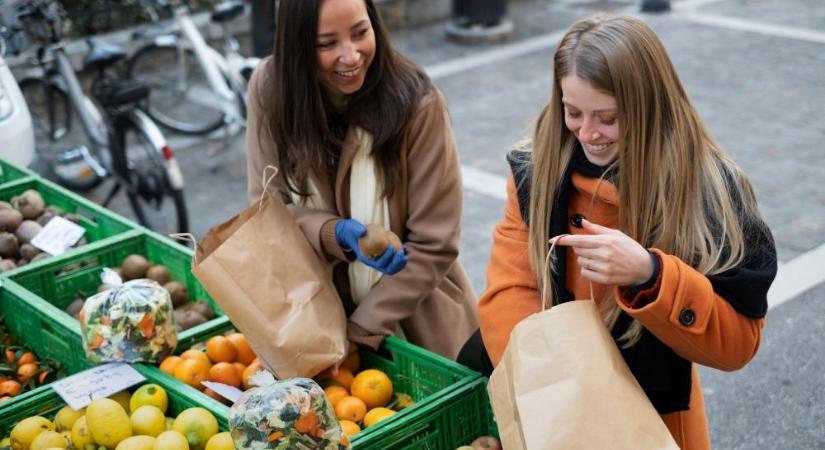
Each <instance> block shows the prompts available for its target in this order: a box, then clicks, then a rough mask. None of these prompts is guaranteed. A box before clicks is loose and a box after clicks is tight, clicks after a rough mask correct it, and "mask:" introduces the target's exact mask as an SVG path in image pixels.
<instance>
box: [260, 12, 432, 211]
mask: <svg viewBox="0 0 825 450" xmlns="http://www.w3.org/2000/svg"><path fill="white" fill-rule="evenodd" d="M321 1H322V0H281V2H280V6H279V8H278V20H277V27H276V36H275V47H274V49H273V57H272V63H271V64H270V65H269V67H268V70H269V71H270V77H269V78H270V82H269V83H267V84H266V85H265V86H264V87H263V95H262V96H261V100H260V101H262V102H263V103H264V108H263V110H264V117H263V119H262V120H263V121H264V124H267V123H268V126H269V129H270V130H271V132H272V136H273V138H274V140H275V145H276V148H277V152H278V155H277V158H278V164H279V166H280V170H281V172H282V174H283V175H284V177H285V178H286V180H288V183H289V188H290V190H292V191H293V192H295V193H297V194H299V195H302V196H306V195H307V194H308V192H307V184H306V180H307V177H308V176H309V175H310V174H314V175H315V176H316V177H318V178H319V179H320V177H321V176H323V175H324V174H327V173H328V170H329V169H330V167H329V161H330V159H333V158H335V157H336V156H337V155H338V153H339V152H340V149H341V146H342V144H343V139H344V135H345V132H346V129H347V127H348V126H359V127H361V128H363V129H364V130H366V131H368V132H370V133H371V134H372V137H373V150H372V151H373V157H374V158H375V160H376V163H377V166H378V167H379V168H380V176H381V180H380V181H381V182H382V184H383V193H384V195H386V196H389V195H391V194H392V191H393V187H394V184H395V183H396V181H397V180H398V178H399V173H398V172H399V170H400V168H399V162H400V154H399V147H400V144H401V140H402V137H403V133H404V131H405V129H406V126H407V123H408V122H409V119H410V117H411V116H412V114H413V112H414V110H415V108H416V105H417V103H418V101H419V99H420V98H421V97H422V96H423V95H424V94H425V93H426V92H427V91H428V90H429V89H430V80H429V78H428V77H427V75H426V74H425V73H424V72H423V71H422V70H421V69H420V68H419V67H418V66H417V65H415V63H413V62H412V61H410V60H409V59H408V58H406V57H404V56H403V55H401V54H400V53H398V52H396V51H395V49H393V47H392V45H391V43H390V39H389V35H388V33H387V31H386V30H385V28H384V26H383V25H382V23H381V18H380V17H379V15H378V12H377V11H376V9H375V6H374V5H373V2H372V0H363V1H364V3H365V5H366V9H367V14H368V16H369V20H370V22H371V24H372V29H373V33H374V35H375V56H374V58H373V61H372V63H371V64H370V67H369V69H368V71H367V74H366V78H365V80H364V85H363V86H362V87H361V89H359V90H358V91H357V92H355V93H353V94H352V95H350V96H349V100H348V104H347V106H346V109H345V110H344V111H341V112H338V111H336V110H335V108H334V107H333V106H332V103H331V101H330V99H329V97H328V95H327V93H326V92H325V90H324V89H323V88H322V87H321V84H320V82H319V81H318V76H317V72H318V66H317V56H316V45H317V43H316V41H317V31H318V13H319V9H320V4H321ZM263 128H264V127H262V129H263Z"/></svg>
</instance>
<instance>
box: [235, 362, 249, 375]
mask: <svg viewBox="0 0 825 450" xmlns="http://www.w3.org/2000/svg"><path fill="white" fill-rule="evenodd" d="M232 366H233V367H235V370H237V371H238V376H239V377H243V371H244V370H246V365H244V364H241V363H239V362H233V363H232Z"/></svg>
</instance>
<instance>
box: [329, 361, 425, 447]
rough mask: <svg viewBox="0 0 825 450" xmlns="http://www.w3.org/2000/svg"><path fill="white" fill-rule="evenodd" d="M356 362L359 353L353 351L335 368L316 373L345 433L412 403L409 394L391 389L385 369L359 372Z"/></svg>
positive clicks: (358, 363) (381, 418)
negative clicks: (383, 370)
mask: <svg viewBox="0 0 825 450" xmlns="http://www.w3.org/2000/svg"><path fill="white" fill-rule="evenodd" d="M359 365H360V357H359V355H358V353H352V354H350V355H349V356H348V357H347V358H346V359H345V360H344V362H343V363H342V365H341V367H339V368H338V370H337V371H336V370H333V369H332V368H330V369H327V370H325V371H324V372H322V373H320V374H319V375H318V376H316V377H315V379H316V380H317V381H318V382H319V383H320V384H321V386H324V394H325V395H326V397H327V399H328V401H329V403H330V405H332V407H333V409H334V410H335V415H336V417H338V419H339V420H340V421H341V427H342V428H343V429H344V433H346V434H347V435H348V436H354V435H356V434H357V433H359V432H360V431H361V430H362V429H364V428H368V427H371V426H373V425H375V424H377V423H378V422H381V421H382V420H384V419H388V418H390V417H392V416H393V415H395V414H396V413H397V412H398V411H400V410H402V409H405V408H408V407H410V406H412V405H413V404H415V401H414V400H413V398H412V397H410V396H409V395H407V394H404V393H399V392H394V391H393V384H392V380H391V379H390V377H389V376H388V375H387V374H386V373H384V372H382V371H380V370H378V369H365V370H362V371H360V372H359V371H358V368H359Z"/></svg>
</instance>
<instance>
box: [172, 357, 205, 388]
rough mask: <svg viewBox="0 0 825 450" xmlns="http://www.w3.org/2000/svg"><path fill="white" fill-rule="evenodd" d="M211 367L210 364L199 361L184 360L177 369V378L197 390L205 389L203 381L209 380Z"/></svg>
mask: <svg viewBox="0 0 825 450" xmlns="http://www.w3.org/2000/svg"><path fill="white" fill-rule="evenodd" d="M209 367H210V366H209V363H206V362H203V361H202V360H199V359H184V360H183V361H181V362H180V364H178V366H177V367H175V378H177V379H178V380H180V381H183V382H184V383H186V384H188V385H189V386H192V387H193V388H195V389H203V386H202V385H201V381H206V380H209Z"/></svg>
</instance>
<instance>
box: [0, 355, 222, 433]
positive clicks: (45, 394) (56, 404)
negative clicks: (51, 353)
mask: <svg viewBox="0 0 825 450" xmlns="http://www.w3.org/2000/svg"><path fill="white" fill-rule="evenodd" d="M132 367H134V368H135V369H137V370H138V372H140V373H142V374H143V375H144V376H145V377H146V378H147V381H146V382H147V383H156V384H158V385H160V386H161V387H163V389H164V390H166V394H167V395H168V397H169V409H168V410H167V412H166V415H167V416H170V417H174V416H176V415H177V414H178V413H180V412H181V411H183V410H184V409H187V408H192V407H202V408H205V409H207V410H208V411H209V412H211V413H212V414H213V415H214V416H215V418H216V419H217V420H218V427H219V429H220V431H226V430H227V429H228V417H227V415H226V413H227V410H226V407H223V405H221V404H220V403H217V402H215V401H214V400H212V399H208V398H207V400H209V401H206V402H204V401H202V399H201V398H200V397H199V396H197V397H196V396H193V395H192V393H193V392H197V391H195V390H194V389H192V388H190V387H189V386H186V385H182V384H181V383H178V382H177V381H176V380H174V379H173V378H170V377H169V376H167V375H166V374H164V373H163V372H161V371H159V370H158V369H157V368H155V367H150V366H144V365H142V364H133V365H132ZM138 387H139V386H134V387H133V388H131V389H130V390H132V391H134V389H137V388H138ZM65 405H66V403H65V402H64V401H63V399H61V398H60V396H59V395H57V393H56V392H55V391H54V390H52V389H47V390H43V391H41V392H39V393H38V395H37V396H34V397H31V398H28V399H26V401H25V402H22V403H20V404H19V405H18V406H17V407H16V408H14V409H3V410H0V435H1V436H2V437H5V436H8V434H9V433H10V432H11V429H12V428H13V427H14V425H15V424H16V423H17V422H18V421H20V420H22V419H25V418H26V417H31V416H36V415H41V416H45V417H47V418H49V419H53V418H54V416H55V414H57V411H59V410H60V408H62V407H63V406H65ZM218 406H219V407H220V408H218Z"/></svg>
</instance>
